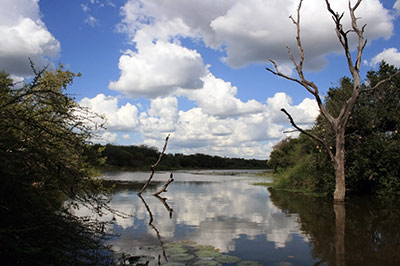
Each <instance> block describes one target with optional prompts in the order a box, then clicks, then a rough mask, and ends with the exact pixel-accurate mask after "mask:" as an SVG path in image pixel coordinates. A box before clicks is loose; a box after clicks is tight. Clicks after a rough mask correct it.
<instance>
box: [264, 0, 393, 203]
mask: <svg viewBox="0 0 400 266" xmlns="http://www.w3.org/2000/svg"><path fill="white" fill-rule="evenodd" d="M361 1H362V0H357V2H356V3H355V4H354V5H352V4H351V1H350V0H349V12H350V18H351V29H349V30H345V29H344V28H343V24H342V22H341V21H342V18H343V15H344V13H342V14H339V13H337V12H335V11H334V10H332V8H331V5H330V3H329V1H328V0H325V2H326V7H327V9H328V11H329V12H330V13H331V14H332V18H333V21H334V23H335V27H336V29H335V30H336V35H337V37H338V39H339V42H340V44H341V45H342V47H343V50H344V54H345V56H346V59H347V65H348V68H349V71H350V73H351V76H352V78H353V92H352V95H351V97H350V98H349V99H347V100H346V101H345V102H344V103H343V105H342V107H341V109H340V113H339V115H337V117H334V116H333V115H332V114H330V113H329V112H328V110H327V109H326V108H325V106H324V104H323V103H322V100H321V96H320V94H319V88H318V86H317V85H316V84H315V83H314V82H313V81H310V80H308V79H306V77H305V76H304V72H303V63H304V51H303V46H302V43H301V38H300V9H301V5H302V2H303V0H300V3H299V5H298V8H297V17H296V18H293V17H292V16H290V17H289V18H290V19H291V20H292V22H293V24H294V25H295V26H296V43H297V50H298V53H299V59H298V60H296V59H295V58H294V55H293V52H292V50H291V49H290V48H289V47H287V49H288V52H289V57H290V60H291V61H292V63H293V65H294V67H295V69H296V72H297V74H298V77H297V78H293V77H291V76H288V75H286V74H284V73H282V72H280V71H279V69H278V65H277V63H276V62H275V61H274V60H270V62H271V63H272V64H273V66H274V70H273V69H270V68H267V70H268V71H270V72H272V73H273V74H275V75H277V76H280V77H283V78H285V79H287V80H291V81H293V82H296V83H298V84H300V85H301V86H303V87H304V88H305V89H306V90H307V91H308V92H309V93H311V94H312V95H313V96H314V98H315V100H316V102H317V104H318V107H319V110H320V113H321V115H322V116H323V117H324V118H326V120H327V121H328V122H329V123H330V125H331V126H332V129H333V132H334V134H335V147H330V146H329V145H328V143H327V142H326V141H324V140H323V139H321V138H319V137H318V136H316V135H314V134H312V133H311V132H309V131H305V130H303V129H301V128H300V127H298V126H297V125H296V123H295V122H294V120H293V118H292V117H291V116H290V114H289V113H288V112H287V111H286V110H285V109H281V111H282V112H284V113H285V114H286V115H287V116H288V118H289V121H290V123H291V124H292V125H293V126H294V127H295V128H296V129H297V130H299V131H300V132H302V133H304V134H306V135H308V136H310V137H312V138H313V139H315V140H316V141H318V142H320V143H321V144H322V145H323V146H324V147H325V149H326V150H327V152H328V154H329V156H330V159H331V161H332V162H333V165H334V169H335V178H336V187H335V192H334V195H333V196H334V200H335V201H344V199H345V193H346V184H345V131H346V126H347V123H348V121H349V118H350V115H351V113H352V111H353V108H354V105H355V104H356V101H357V99H358V96H359V94H360V86H361V79H360V67H361V58H362V53H363V50H364V47H365V45H366V44H367V41H366V40H365V39H364V30H365V27H366V25H363V26H362V27H359V25H358V24H357V21H358V18H357V17H356V15H355V11H356V9H357V8H358V7H359V5H360V3H361ZM349 34H355V35H356V37H357V40H358V43H357V48H356V49H357V51H356V56H355V61H353V58H352V55H351V53H350V47H349ZM389 79H390V78H389ZM389 79H387V80H389ZM385 81H386V80H385ZM385 81H383V82H385ZM380 84H382V82H379V84H377V85H376V86H374V88H376V87H377V86H379V85H380ZM374 88H372V89H374Z"/></svg>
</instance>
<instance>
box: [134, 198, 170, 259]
mask: <svg viewBox="0 0 400 266" xmlns="http://www.w3.org/2000/svg"><path fill="white" fill-rule="evenodd" d="M138 197H139V198H140V199H141V200H142V202H143V204H144V206H145V207H146V210H147V212H148V214H149V225H150V226H151V228H153V229H154V231H155V232H156V235H157V238H158V241H160V247H161V249H162V254H163V257H164V259H165V261H168V258H167V254H166V252H165V248H164V242H163V240H162V237H161V234H160V231H159V230H158V229H157V227H156V226H155V225H154V224H153V220H154V218H153V217H154V216H153V213H152V212H151V209H150V207H149V205H148V204H147V202H146V201H145V199H144V198H143V197H142V195H140V194H138ZM154 197H156V198H157V199H159V200H160V201H161V202H162V203H163V205H164V206H165V208H166V209H167V211H168V212H169V218H170V219H171V218H172V212H173V210H172V208H171V207H170V206H169V205H168V203H167V198H162V197H160V196H158V195H156V196H154ZM160 264H161V255H158V265H160Z"/></svg>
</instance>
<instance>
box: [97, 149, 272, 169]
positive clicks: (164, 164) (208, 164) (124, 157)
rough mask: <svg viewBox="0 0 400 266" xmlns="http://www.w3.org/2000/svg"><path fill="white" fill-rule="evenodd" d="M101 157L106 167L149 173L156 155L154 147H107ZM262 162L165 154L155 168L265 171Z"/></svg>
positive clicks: (203, 155)
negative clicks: (147, 171) (104, 160)
mask: <svg viewBox="0 0 400 266" xmlns="http://www.w3.org/2000/svg"><path fill="white" fill-rule="evenodd" d="M102 154H103V156H104V157H105V158H107V160H106V165H108V166H109V167H111V168H112V167H114V168H117V169H134V170H148V169H149V166H150V165H152V164H153V163H154V162H155V161H157V158H158V156H159V152H158V151H157V149H156V148H154V147H147V146H145V145H140V146H117V145H111V144H108V145H106V146H105V147H104V151H103V153H102ZM266 167H267V165H266V161H265V160H256V159H243V158H225V157H224V158H223V157H219V156H212V155H206V154H201V153H197V154H192V155H184V154H181V153H177V154H164V156H163V159H162V160H161V162H160V164H159V165H158V166H157V169H159V170H172V169H265V168H266Z"/></svg>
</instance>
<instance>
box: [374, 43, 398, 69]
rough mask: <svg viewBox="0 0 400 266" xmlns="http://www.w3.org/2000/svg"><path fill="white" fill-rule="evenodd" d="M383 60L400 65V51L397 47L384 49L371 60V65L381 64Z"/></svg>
mask: <svg viewBox="0 0 400 266" xmlns="http://www.w3.org/2000/svg"><path fill="white" fill-rule="evenodd" d="M382 60H384V61H385V62H386V63H388V64H391V65H394V66H396V67H400V51H399V50H398V49H397V48H388V49H384V50H383V51H382V52H380V53H379V54H377V55H376V56H375V57H374V58H372V60H371V66H375V65H377V64H379V63H380V62H381V61H382Z"/></svg>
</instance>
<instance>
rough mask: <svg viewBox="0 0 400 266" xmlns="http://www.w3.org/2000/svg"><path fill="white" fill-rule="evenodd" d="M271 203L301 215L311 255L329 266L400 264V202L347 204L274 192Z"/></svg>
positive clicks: (355, 200)
mask: <svg viewBox="0 0 400 266" xmlns="http://www.w3.org/2000/svg"><path fill="white" fill-rule="evenodd" d="M271 200H272V202H273V203H274V204H275V205H276V206H278V207H279V208H281V209H282V210H283V211H285V212H287V213H298V215H299V221H300V224H301V230H302V231H303V232H304V233H305V234H306V235H309V237H310V239H311V241H310V247H311V250H310V252H311V254H312V255H313V257H315V258H319V260H320V262H321V263H322V262H325V263H327V264H329V265H400V256H399V254H400V223H399V220H400V209H399V208H400V203H399V202H398V201H397V200H389V199H385V200H378V199H368V198H354V199H351V200H349V201H347V202H346V204H345V205H344V204H341V205H340V204H335V205H334V204H333V203H332V202H331V201H329V200H324V199H321V198H315V197H310V196H304V195H301V194H296V193H288V192H282V191H273V190H272V191H271Z"/></svg>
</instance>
